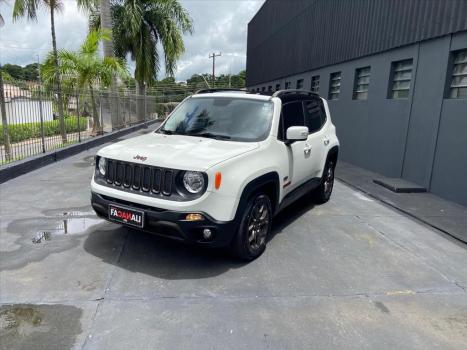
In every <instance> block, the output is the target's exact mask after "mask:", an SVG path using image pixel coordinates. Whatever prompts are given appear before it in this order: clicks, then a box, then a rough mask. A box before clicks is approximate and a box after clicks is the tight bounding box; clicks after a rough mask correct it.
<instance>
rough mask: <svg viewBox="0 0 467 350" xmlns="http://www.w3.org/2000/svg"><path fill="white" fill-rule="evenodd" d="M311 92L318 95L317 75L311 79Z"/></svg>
mask: <svg viewBox="0 0 467 350" xmlns="http://www.w3.org/2000/svg"><path fill="white" fill-rule="evenodd" d="M311 91H312V92H316V93H319V75H315V76H312V77H311Z"/></svg>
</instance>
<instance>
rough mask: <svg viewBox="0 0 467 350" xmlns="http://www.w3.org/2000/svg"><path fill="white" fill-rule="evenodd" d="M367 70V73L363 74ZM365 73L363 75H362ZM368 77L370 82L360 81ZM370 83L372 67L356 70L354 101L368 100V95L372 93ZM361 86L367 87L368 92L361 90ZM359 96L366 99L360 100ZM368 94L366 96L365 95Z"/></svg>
mask: <svg viewBox="0 0 467 350" xmlns="http://www.w3.org/2000/svg"><path fill="white" fill-rule="evenodd" d="M365 70H368V71H367V73H363V72H364V71H365ZM362 73H363V74H362ZM366 77H368V82H363V83H362V82H361V81H360V79H362V78H366ZM370 81H371V66H365V67H360V68H356V69H355V78H354V84H353V94H352V99H353V100H357V101H365V100H368V93H369V91H370ZM361 86H366V90H360V89H361V88H359V87H361ZM359 94H364V95H363V96H365V98H358V97H359ZM365 94H366V95H365Z"/></svg>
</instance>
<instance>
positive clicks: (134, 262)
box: [84, 199, 313, 280]
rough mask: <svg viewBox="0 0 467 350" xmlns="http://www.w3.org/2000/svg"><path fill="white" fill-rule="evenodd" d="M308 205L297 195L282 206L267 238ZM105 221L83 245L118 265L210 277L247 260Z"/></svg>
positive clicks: (168, 275)
mask: <svg viewBox="0 0 467 350" xmlns="http://www.w3.org/2000/svg"><path fill="white" fill-rule="evenodd" d="M312 208H313V205H311V204H310V201H309V199H308V200H306V199H299V200H298V201H297V202H295V203H294V204H292V205H291V206H289V207H288V208H286V209H284V210H283V211H282V212H280V213H279V214H278V215H277V216H276V217H275V218H274V222H273V228H272V231H271V235H270V237H269V240H272V239H274V237H275V236H276V235H277V234H283V233H285V232H286V228H287V226H288V225H290V224H291V223H293V222H294V221H295V220H296V219H297V218H299V217H300V216H301V215H303V214H304V213H305V212H307V211H308V210H310V209H312ZM106 225H109V226H110V227H108V228H107V229H105V230H102V229H96V230H94V231H92V230H91V231H90V232H89V233H88V236H87V238H86V240H85V242H84V249H85V251H86V252H87V253H89V254H91V255H94V256H96V257H98V258H100V259H101V260H102V261H104V262H105V263H108V264H112V265H116V266H118V267H119V268H120V269H125V270H128V271H131V272H137V273H142V274H146V275H150V276H153V277H157V278H161V279H166V280H181V279H201V278H208V277H214V276H218V275H221V274H223V273H225V272H227V271H229V270H231V269H238V268H242V267H243V266H244V265H246V264H248V263H245V262H243V261H240V260H238V259H235V258H234V257H232V256H231V255H230V253H229V251H228V249H210V248H206V247H200V246H196V245H191V244H185V243H182V242H178V241H173V240H170V239H167V238H163V237H160V236H157V235H153V234H150V233H147V232H142V231H138V230H134V229H131V228H126V227H121V226H117V225H114V224H110V223H106ZM114 227H115V228H114ZM259 259H261V257H260V258H259Z"/></svg>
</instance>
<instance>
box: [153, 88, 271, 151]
mask: <svg viewBox="0 0 467 350" xmlns="http://www.w3.org/2000/svg"><path fill="white" fill-rule="evenodd" d="M272 111H273V104H272V102H271V101H255V100H251V99H242V98H225V97H206V98H204V97H197V98H190V99H188V100H186V101H185V102H183V103H182V104H181V105H180V106H178V108H177V109H176V110H175V111H174V112H173V113H172V115H171V116H170V118H169V119H168V120H167V121H166V123H165V124H164V126H163V127H162V128H161V129H160V130H159V132H161V133H165V134H179V135H193V136H200V137H209V138H215V139H220V140H232V141H246V142H253V141H261V140H264V139H265V138H266V137H267V136H268V134H269V130H270V128H271V120H272Z"/></svg>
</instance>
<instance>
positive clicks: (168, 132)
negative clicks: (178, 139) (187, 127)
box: [158, 129, 175, 135]
mask: <svg viewBox="0 0 467 350" xmlns="http://www.w3.org/2000/svg"><path fill="white" fill-rule="evenodd" d="M158 132H159V133H161V134H164V135H174V134H175V132H173V131H172V130H165V129H160V130H159V131H158Z"/></svg>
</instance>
